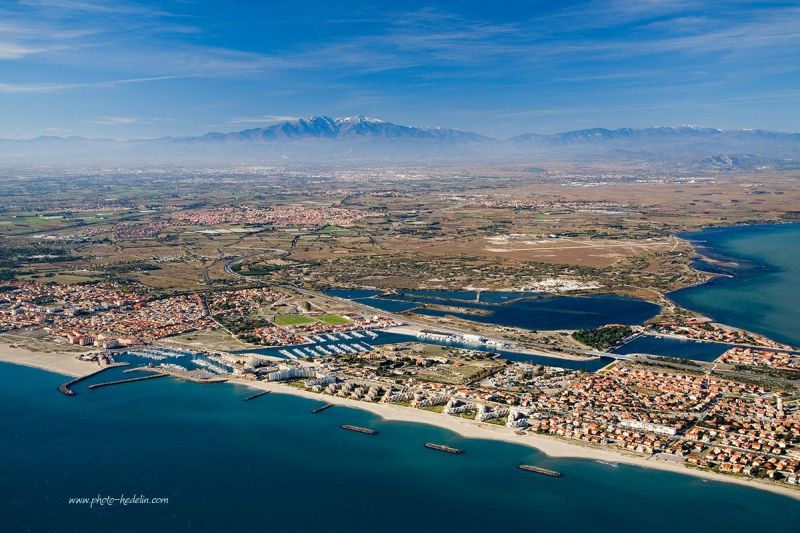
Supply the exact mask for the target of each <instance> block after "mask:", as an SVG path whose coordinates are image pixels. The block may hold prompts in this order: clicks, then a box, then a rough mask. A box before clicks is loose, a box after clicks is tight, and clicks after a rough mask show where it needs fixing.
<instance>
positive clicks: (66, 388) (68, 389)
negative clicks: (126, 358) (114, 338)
mask: <svg viewBox="0 0 800 533" xmlns="http://www.w3.org/2000/svg"><path fill="white" fill-rule="evenodd" d="M118 366H128V363H112V364H110V365H106V366H104V367H102V368H100V369H98V370H95V371H94V372H89V373H88V374H86V375H85V376H80V377H77V378H75V379H73V380H71V381H67V382H66V383H62V384H61V385H59V386H58V391H59V392H60V393H61V394H63V395H64V396H75V395H76V394H77V393H76V392H75V391H74V390H72V387H73V386H75V385H77V384H78V383H80V382H81V381H84V380H87V379H89V378H90V377H92V376H96V375H97V374H100V373H101V372H105V371H106V370H108V369H109V368H116V367H118Z"/></svg>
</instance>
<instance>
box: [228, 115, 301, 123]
mask: <svg viewBox="0 0 800 533" xmlns="http://www.w3.org/2000/svg"><path fill="white" fill-rule="evenodd" d="M297 118H298V117H294V116H291V115H261V116H258V117H237V118H233V119H231V120H229V121H228V124H275V123H277V122H285V121H287V120H296V119H297Z"/></svg>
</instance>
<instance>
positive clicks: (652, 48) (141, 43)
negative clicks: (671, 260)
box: [0, 0, 800, 139]
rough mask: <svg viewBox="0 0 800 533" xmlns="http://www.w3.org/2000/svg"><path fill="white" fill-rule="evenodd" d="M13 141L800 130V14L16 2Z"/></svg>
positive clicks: (6, 88)
mask: <svg viewBox="0 0 800 533" xmlns="http://www.w3.org/2000/svg"><path fill="white" fill-rule="evenodd" d="M0 114H1V115H2V117H3V120H2V121H0V136H2V137H15V138H21V137H32V136H36V135H42V134H45V135H84V136H93V137H114V138H121V139H125V138H134V137H153V136H161V135H191V134H201V133H205V132H207V131H212V130H214V131H235V130H240V129H245V128H248V127H256V126H261V125H265V124H268V123H270V122H274V121H277V120H280V119H281V118H283V117H298V116H310V115H315V114H327V115H331V116H343V115H354V114H365V115H368V116H374V117H379V118H383V119H385V120H390V121H393V122H398V123H403V124H412V125H418V126H447V127H455V128H460V129H466V130H471V131H476V132H479V133H483V134H486V135H492V136H497V137H508V136H511V135H514V134H518V133H523V132H541V133H551V132H557V131H564V130H569V129H580V128H588V127H595V126H601V127H611V128H613V127H622V126H633V127H640V126H652V125H677V124H698V125H704V126H711V127H721V128H764V129H775V130H782V131H795V132H796V131H800V4H798V2H797V1H791V2H737V1H735V0H731V1H727V2H722V1H714V2H703V1H686V0H611V1H588V2H566V1H563V2H486V1H485V0H483V1H480V2H473V1H469V0H461V1H458V2H441V3H430V2H416V1H414V0H409V1H404V2H383V3H381V2H372V3H368V2H353V1H337V2H331V1H308V0H294V1H292V2H275V1H257V0H239V1H225V2H223V1H215V2H212V1H204V0H180V1H172V2H167V1H134V0H106V1H101V0H4V1H2V2H0Z"/></svg>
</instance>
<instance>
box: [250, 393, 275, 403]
mask: <svg viewBox="0 0 800 533" xmlns="http://www.w3.org/2000/svg"><path fill="white" fill-rule="evenodd" d="M270 392H272V391H269V390H265V391H261V392H257V393H255V394H253V395H251V396H248V397H247V398H245V399H244V401H246V402H249V401H250V400H255V399H256V398H259V397H261V396H264V395H267V394H269V393H270Z"/></svg>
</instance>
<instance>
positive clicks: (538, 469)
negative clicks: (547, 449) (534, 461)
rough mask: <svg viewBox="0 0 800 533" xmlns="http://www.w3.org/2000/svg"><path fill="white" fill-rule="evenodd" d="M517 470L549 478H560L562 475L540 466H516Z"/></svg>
mask: <svg viewBox="0 0 800 533" xmlns="http://www.w3.org/2000/svg"><path fill="white" fill-rule="evenodd" d="M517 468H519V469H520V470H524V471H526V472H535V473H536V474H542V475H543V476H550V477H561V476H563V474H562V473H561V472H556V471H555V470H549V469H547V468H542V467H541V466H533V465H517Z"/></svg>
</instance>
